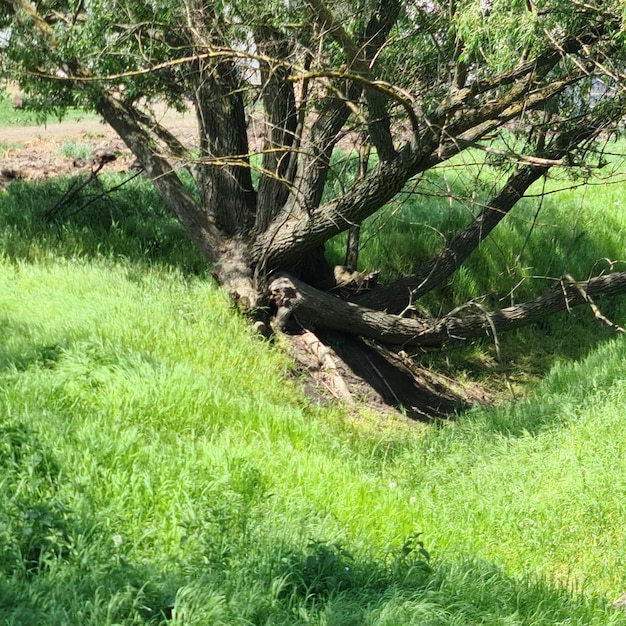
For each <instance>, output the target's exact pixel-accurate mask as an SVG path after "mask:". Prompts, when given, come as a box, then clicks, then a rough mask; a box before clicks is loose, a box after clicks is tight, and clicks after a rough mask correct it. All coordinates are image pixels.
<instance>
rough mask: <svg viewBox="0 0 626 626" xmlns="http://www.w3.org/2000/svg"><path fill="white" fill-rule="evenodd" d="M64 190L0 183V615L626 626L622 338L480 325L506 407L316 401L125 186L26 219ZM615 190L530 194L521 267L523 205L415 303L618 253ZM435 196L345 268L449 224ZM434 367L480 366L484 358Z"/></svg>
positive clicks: (177, 236) (155, 210) (472, 293)
mask: <svg viewBox="0 0 626 626" xmlns="http://www.w3.org/2000/svg"><path fill="white" fill-rule="evenodd" d="M109 182H110V183H111V184H112V182H113V181H112V180H111V179H109ZM452 182H453V181H450V184H452ZM105 183H106V181H105ZM67 184H68V183H67V182H65V181H60V182H59V181H56V182H50V183H46V184H43V185H40V186H37V187H35V186H31V185H27V184H23V183H14V184H12V185H11V186H10V187H9V188H8V189H7V191H6V192H4V193H2V194H1V195H0V338H1V341H0V624H3V625H4V624H6V625H15V626H17V625H24V626H26V625H28V626H31V625H34V624H41V625H45V626H52V625H55V626H57V625H59V626H60V625H65V624H68V625H74V624H81V626H82V625H94V626H103V625H111V626H112V625H114V624H124V625H127V624H128V625H130V624H138V625H139V624H144V625H147V624H166V623H167V624H177V625H180V626H183V625H184V626H188V625H194V624H198V625H224V626H233V625H241V626H243V625H246V626H247V625H251V624H255V625H276V626H279V625H299V624H302V625H304V624H316V625H319V626H322V625H325V626H351V625H354V626H357V625H358V626H360V625H364V624H365V625H369V626H374V625H375V626H403V625H416V626H417V625H420V626H421V625H428V626H450V625H453V626H454V625H458V626H466V625H489V626H496V625H497V626H521V625H524V626H526V625H528V626H537V625H539V626H542V625H545V626H548V625H550V626H553V625H555V624H559V625H580V626H588V625H592V626H593V625H597V626H604V625H617V624H626V613H623V612H620V611H617V610H615V609H613V608H612V607H611V606H610V604H611V601H612V600H614V599H615V598H616V597H617V596H619V595H620V594H621V593H622V592H624V591H626V571H625V570H626V565H625V564H624V554H625V553H626V537H625V536H624V529H625V528H626V462H625V461H624V459H625V458H626V450H625V446H626V443H624V441H625V439H624V437H622V436H621V429H622V428H623V427H624V425H625V424H626V421H625V420H626V418H625V416H624V415H625V413H624V410H623V407H624V405H625V403H626V375H625V374H624V365H623V364H624V361H625V359H626V344H625V343H624V338H623V337H621V336H616V335H614V334H613V333H612V332H611V331H610V330H609V329H607V328H604V327H601V326H599V325H598V323H597V322H596V321H595V320H594V319H593V316H592V315H591V314H590V313H589V312H588V311H585V310H581V311H577V312H575V313H572V314H564V315H561V316H559V317H558V318H555V319H553V320H547V321H546V322H545V323H544V324H542V325H541V327H540V328H536V329H532V330H530V329H527V330H524V331H517V332H515V333H513V334H512V335H510V336H507V337H503V338H502V340H503V346H502V356H503V359H504V360H505V362H506V363H505V366H506V367H508V368H509V370H510V374H511V376H515V375H518V376H519V388H520V389H522V390H523V394H524V397H523V398H522V399H519V400H517V401H516V402H510V401H509V402H505V403H503V404H502V405H501V406H499V407H496V408H493V409H478V408H477V409H474V410H472V411H469V412H468V413H466V414H464V415H461V416H458V417H457V418H456V419H454V420H450V421H448V422H442V423H437V424H432V425H424V424H415V425H413V426H411V425H407V424H405V423H404V422H402V421H400V420H398V421H397V422H394V421H393V420H385V422H384V423H380V422H379V421H378V420H377V417H376V416H375V415H371V414H367V413H366V414H363V415H355V414H354V413H353V412H350V413H348V412H345V411H343V410H342V409H340V408H334V409H329V408H320V407H316V406H312V405H311V404H310V402H308V401H307V400H306V399H305V398H304V396H303V394H302V392H301V390H300V388H299V381H298V378H297V376H296V374H295V373H294V372H293V371H292V370H291V367H290V364H289V362H288V361H287V360H286V359H285V357H284V356H283V355H282V354H281V353H280V351H279V350H277V349H276V347H274V346H272V345H271V344H268V343H266V342H264V341H262V340H261V339H259V338H258V337H257V336H255V335H254V334H253V332H252V331H251V329H250V328H249V326H248V325H247V324H246V322H245V321H244V320H242V319H241V318H239V317H238V316H237V315H236V314H235V313H234V312H233V311H232V310H231V309H230V308H229V306H228V302H227V300H226V298H225V296H224V295H223V294H222V293H221V292H220V291H219V290H218V289H217V288H216V287H215V286H214V285H213V284H212V283H211V281H210V279H209V278H208V272H207V268H205V267H204V265H203V263H202V261H201V259H200V258H199V256H198V255H197V253H196V252H195V251H194V250H193V249H192V248H191V247H190V246H189V245H188V244H187V243H186V242H185V240H184V238H183V236H182V235H181V233H180V230H179V229H178V227H177V225H176V224H175V223H174V222H173V221H172V219H171V218H169V217H168V216H167V214H166V213H165V212H164V210H163V209H162V207H161V205H160V204H159V202H158V201H157V199H156V198H155V197H154V195H153V193H152V192H151V190H150V189H149V188H148V187H147V186H146V184H145V183H141V182H139V179H137V180H136V181H134V182H133V183H132V184H131V185H129V186H128V187H126V188H124V189H123V190H122V191H120V192H117V193H116V194H115V195H114V196H113V197H112V198H111V199H109V200H106V201H104V200H103V201H101V202H99V203H96V204H94V205H91V206H90V207H88V208H87V209H84V210H82V211H78V212H74V214H73V215H69V214H70V213H72V209H69V210H68V212H67V213H68V214H67V215H66V216H65V217H63V218H62V219H60V220H58V221H57V222H55V223H53V224H46V223H43V222H42V221H41V218H40V216H41V214H42V212H43V211H44V210H45V209H46V208H49V207H50V206H51V205H52V204H53V202H54V200H55V198H57V197H59V196H60V195H61V193H62V192H63V190H64V188H65V186H66V185H67ZM431 184H432V185H433V186H437V185H444V187H445V186H446V185H447V184H448V183H447V182H446V181H445V180H444V179H439V180H437V179H433V181H432V182H431ZM459 184H461V183H459ZM554 184H557V183H556V181H555V183H554ZM622 190H623V187H621V188H620V187H612V186H598V187H593V188H588V189H586V190H584V191H581V190H579V191H578V192H576V193H574V192H568V193H567V194H561V195H559V196H556V195H555V196H550V197H549V200H548V199H546V200H545V201H544V202H545V204H546V206H545V208H542V212H541V213H540V215H541V220H540V222H541V224H542V225H540V226H537V227H536V234H537V235H538V237H539V242H538V243H533V244H530V243H529V244H528V245H526V246H523V247H524V250H523V251H522V255H520V254H519V253H520V248H521V247H522V244H523V243H524V240H525V235H526V232H527V230H528V228H529V226H530V224H531V223H532V221H533V216H534V215H535V213H536V211H537V206H536V204H535V201H529V202H528V203H527V205H526V206H525V207H522V210H521V211H519V212H518V214H517V217H516V219H515V220H512V222H513V223H512V224H511V225H510V226H506V227H504V228H502V229H501V231H502V232H499V233H498V238H497V239H496V240H495V241H494V242H493V244H489V245H488V246H485V248H484V249H483V250H481V251H480V252H479V253H478V254H476V255H474V257H473V258H472V259H471V263H470V264H468V269H467V271H466V273H465V277H462V278H461V279H455V280H461V281H465V283H463V284H458V283H453V284H452V285H449V286H445V287H444V288H443V289H442V290H441V291H440V292H438V294H433V297H432V300H431V301H429V302H427V303H426V304H425V305H424V306H428V307H430V308H432V307H434V306H436V299H437V298H440V299H441V301H446V302H447V301H451V300H452V296H451V291H453V290H455V289H459V291H461V295H466V296H467V295H468V296H469V297H479V296H481V295H483V294H488V297H487V300H486V301H487V302H489V301H490V298H492V299H493V298H494V295H493V294H495V293H496V292H497V291H502V292H504V293H506V291H507V288H509V285H510V284H511V283H512V282H514V283H517V282H518V281H519V280H520V276H521V275H522V274H523V272H526V273H527V275H529V276H530V275H534V274H535V273H536V274H544V273H547V274H548V275H559V272H562V271H564V270H563V269H561V267H562V266H564V267H567V268H568V271H570V272H571V273H572V274H574V275H580V276H584V275H586V273H587V272H588V271H589V269H590V268H591V267H592V266H593V264H594V263H595V262H596V260H597V259H598V258H600V257H601V256H604V255H615V258H620V256H619V255H621V256H623V245H621V244H620V241H621V239H620V236H619V232H620V231H621V232H624V228H625V225H626V216H625V214H624V211H623V208H622V206H621V195H622V194H623V191H622ZM581 192H582V193H584V194H585V195H584V197H583V199H584V203H582V202H581V199H580V196H579V195H577V194H578V193H581ZM433 202H434V200H433V199H432V198H431V197H429V196H424V197H423V198H419V197H412V198H411V202H406V203H405V204H404V205H403V207H401V209H400V210H399V211H398V212H396V214H395V215H387V219H386V223H385V228H386V229H390V230H382V231H381V232H380V233H379V235H378V238H377V239H372V240H371V243H370V244H368V246H366V249H365V252H364V256H363V262H364V263H367V264H368V265H370V266H379V265H380V264H382V260H384V258H385V257H386V256H387V257H388V258H389V259H390V260H393V259H392V257H391V256H390V255H388V253H387V250H388V248H387V247H386V246H387V245H388V241H389V240H390V239H391V238H394V240H395V241H396V242H397V246H400V245H401V241H400V236H401V235H403V236H404V233H405V231H406V230H407V228H406V223H407V222H410V223H416V224H418V226H417V227H416V228H425V226H424V224H425V223H426V222H427V221H428V220H430V221H429V222H428V223H429V225H430V227H432V228H435V229H438V230H440V231H441V230H443V229H444V227H445V225H446V224H453V223H454V224H457V223H461V221H462V220H463V219H467V214H466V212H467V207H466V206H461V205H458V206H457V205H455V204H453V205H452V206H451V207H450V205H449V204H448V205H447V207H448V208H447V209H446V202H444V201H442V200H441V199H437V202H439V204H438V205H437V206H438V208H437V209H436V210H433V204H432V203H433ZM583 205H584V206H583ZM137 207H141V209H140V210H138V209H137ZM579 207H582V209H584V210H581V212H580V214H579V215H578V214H577V212H578V210H579ZM606 207H611V209H610V212H609V213H608V214H607V212H606ZM76 210H77V207H76V208H75V209H74V211H76ZM544 210H545V213H544V212H543V211H544ZM390 211H391V209H390ZM600 212H602V216H603V217H602V219H598V215H599V214H600ZM463 215H465V218H464V217H463ZM577 215H578V216H577ZM503 226H504V225H503ZM378 228H379V225H377V224H372V230H378ZM394 228H395V229H397V232H395V233H394V231H393V229H394ZM433 232H434V231H433ZM557 233H561V234H565V235H568V236H569V240H566V243H565V247H564V248H562V249H557V248H556V247H555V245H551V247H550V248H549V249H547V246H548V243H549V242H551V241H554V237H555V235H556V234H557ZM580 233H583V234H582V235H581V234H580ZM542 238H543V239H542ZM436 241H437V238H436V237H435V239H434V241H433V244H432V245H433V246H436V245H437V243H436ZM542 241H543V243H542ZM386 242H387V243H386ZM568 242H569V243H568ZM570 243H571V244H572V245H571V246H570V245H569V244H570ZM574 243H576V244H577V245H575V246H574V245H573V244H574ZM578 244H581V245H578ZM582 244H584V245H582ZM402 245H410V242H409V241H408V239H407V241H406V244H402ZM334 246H335V249H336V252H335V254H336V255H338V256H339V255H340V243H339V242H336V243H335V244H334ZM531 246H535V247H531ZM425 252H426V251H422V252H419V251H417V252H415V254H416V255H418V256H419V255H421V254H425ZM518 256H519V257H520V260H519V262H518V264H517V265H515V264H514V263H512V262H511V261H515V260H516V259H517V258H518ZM533 259H535V260H536V261H537V268H536V269H532V270H531V269H528V268H529V265H530V260H533ZM485 268H492V269H493V268H498V269H499V271H497V272H495V278H489V279H487V277H486V276H485V271H484V270H485ZM383 269H384V272H385V273H386V275H388V276H391V275H392V274H393V272H394V269H397V268H394V265H393V263H389V264H388V265H386V266H385V267H384V268H383ZM516 272H517V273H516ZM527 282H528V292H529V293H531V292H532V291H533V289H535V287H532V286H530V283H529V281H524V284H523V289H526V287H527ZM461 287H463V288H464V289H465V290H466V291H465V292H464V291H463V290H462V289H461ZM601 305H602V308H603V311H604V312H605V313H606V314H608V315H610V316H611V317H612V318H613V319H614V320H615V321H616V322H618V323H622V324H624V323H626V302H625V301H624V299H618V300H615V301H613V302H603V303H601ZM449 359H450V361H451V362H452V365H454V367H455V371H456V372H457V373H458V374H459V375H466V376H468V377H474V376H477V377H479V378H481V377H482V379H483V380H492V379H494V377H498V376H500V370H501V369H502V367H503V366H502V365H500V364H497V365H496V364H494V359H493V350H492V347H491V346H490V345H489V344H487V343H485V344H473V345H471V346H468V347H466V348H463V349H462V350H461V349H459V350H456V351H454V352H453V353H452V354H451V355H450V357H449ZM434 361H436V359H434ZM440 365H441V363H439V362H438V361H436V362H435V366H440ZM539 379H541V380H540V382H537V383H536V384H535V383H534V381H538V380H539ZM529 381H531V382H533V384H529ZM522 383H525V384H524V385H522Z"/></svg>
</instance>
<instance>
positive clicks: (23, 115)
mask: <svg viewBox="0 0 626 626" xmlns="http://www.w3.org/2000/svg"><path fill="white" fill-rule="evenodd" d="M90 117H92V118H93V117H95V116H94V114H93V113H86V112H85V111H83V110H81V109H68V110H67V111H66V112H64V114H63V116H62V119H63V120H66V121H77V120H83V119H85V118H90ZM46 121H48V122H58V121H60V117H59V116H55V115H53V114H51V115H49V116H48V118H47V120H46V119H44V118H43V117H42V116H41V114H39V113H38V112H36V111H32V110H29V109H28V108H27V107H25V108H22V109H14V108H13V101H12V96H11V95H9V94H8V93H7V92H5V91H2V90H0V128H1V127H6V126H40V125H42V124H45V123H46Z"/></svg>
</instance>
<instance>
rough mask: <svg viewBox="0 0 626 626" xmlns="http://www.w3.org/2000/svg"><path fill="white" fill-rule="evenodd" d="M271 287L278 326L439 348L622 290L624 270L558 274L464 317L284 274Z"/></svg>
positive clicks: (625, 278) (625, 281) (625, 277)
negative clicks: (429, 314)
mask: <svg viewBox="0 0 626 626" xmlns="http://www.w3.org/2000/svg"><path fill="white" fill-rule="evenodd" d="M269 290H270V293H271V297H272V300H273V301H274V302H275V303H276V305H277V307H278V313H277V318H276V319H277V323H278V324H279V325H281V326H286V325H287V323H288V322H289V321H290V320H293V321H294V322H295V323H296V324H298V325H300V326H301V327H303V328H308V329H312V330H313V329H328V330H335V331H340V332H343V333H347V334H350V335H358V336H361V337H367V338H369V339H374V340H376V341H378V342H380V343H382V344H385V345H393V346H403V347H425V348H439V347H441V346H442V345H444V344H450V343H458V342H463V341H467V340H468V339H476V338H482V337H488V336H490V335H491V334H492V333H493V332H496V333H499V332H501V331H507V330H513V329H515V328H520V327H522V326H527V325H529V324H533V323H536V322H539V321H542V320H544V319H545V318H546V317H547V316H549V315H552V314H554V313H557V312H559V311H564V310H566V309H570V308H572V307H575V306H579V305H581V304H586V303H589V299H590V298H591V299H593V298H596V297H598V296H614V295H618V294H624V293H626V272H616V273H612V274H607V275H605V276H598V277H596V278H592V279H591V280H588V281H580V282H573V281H571V280H568V279H562V280H561V281H559V282H557V283H556V284H555V285H554V286H553V287H552V288H551V289H550V290H548V291H547V292H546V293H545V294H543V295H541V296H539V297H538V298H535V299H534V300H530V301H529V302H525V303H523V304H520V305H517V306H512V307H507V308H504V309H498V310H496V311H491V312H487V311H482V310H481V311H480V313H478V314H471V315H463V316H460V315H454V314H450V315H449V316H447V317H443V318H441V319H408V318H404V317H400V316H398V315H390V314H388V313H384V312H382V311H376V310H374V309H368V308H365V307H362V306H359V305H357V304H354V303H353V302H346V301H343V300H340V299H339V298H336V297H334V296H332V295H329V294H327V293H324V292H321V291H318V290H317V289H313V288H312V287H310V286H308V285H306V284H304V283H302V282H300V281H298V280H297V279H295V278H293V277H291V276H289V275H286V274H283V275H280V276H278V277H277V278H275V279H274V280H273V281H272V283H271V284H270V286H269ZM471 306H476V305H473V304H472V303H468V305H467V307H466V308H468V309H469V308H470V307H471Z"/></svg>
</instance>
